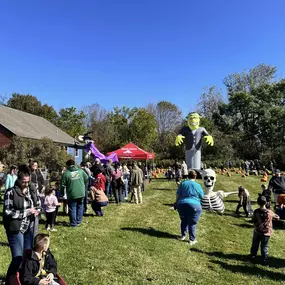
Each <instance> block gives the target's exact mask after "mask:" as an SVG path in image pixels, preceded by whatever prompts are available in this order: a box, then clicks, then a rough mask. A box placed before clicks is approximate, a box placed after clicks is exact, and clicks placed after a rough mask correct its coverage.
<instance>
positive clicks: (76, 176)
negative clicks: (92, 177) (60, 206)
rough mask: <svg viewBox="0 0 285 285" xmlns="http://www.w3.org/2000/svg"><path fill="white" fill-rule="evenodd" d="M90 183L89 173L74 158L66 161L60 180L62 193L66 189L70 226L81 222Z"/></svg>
mask: <svg viewBox="0 0 285 285" xmlns="http://www.w3.org/2000/svg"><path fill="white" fill-rule="evenodd" d="M87 184H88V175H87V174H86V173H85V172H84V171H83V170H82V169H81V168H80V167H77V166H76V165H75V162H74V160H72V159H70V160H68V161H67V162H66V171H65V172H64V173H63V175H62V177H61V181H60V189H61V192H62V194H63V193H64V189H66V195H67V202H68V208H69V210H68V213H69V219H70V226H71V227H76V226H78V225H80V224H81V222H82V217H83V212H84V204H83V202H84V197H85V187H86V185H87Z"/></svg>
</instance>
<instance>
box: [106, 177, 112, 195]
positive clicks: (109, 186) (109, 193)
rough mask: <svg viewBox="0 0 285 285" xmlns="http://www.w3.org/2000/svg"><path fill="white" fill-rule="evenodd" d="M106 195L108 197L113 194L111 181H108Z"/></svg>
mask: <svg viewBox="0 0 285 285" xmlns="http://www.w3.org/2000/svg"><path fill="white" fill-rule="evenodd" d="M106 195H107V197H108V198H109V197H111V196H112V187H111V181H107V182H106Z"/></svg>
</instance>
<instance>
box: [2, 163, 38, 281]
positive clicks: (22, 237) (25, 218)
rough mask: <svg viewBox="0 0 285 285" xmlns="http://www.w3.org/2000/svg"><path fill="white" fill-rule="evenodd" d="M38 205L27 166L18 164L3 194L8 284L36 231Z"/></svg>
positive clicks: (30, 244)
mask: <svg viewBox="0 0 285 285" xmlns="http://www.w3.org/2000/svg"><path fill="white" fill-rule="evenodd" d="M40 205H41V203H40V200H39V197H38V195H37V191H36V188H35V187H34V185H33V183H31V182H30V172H29V168H28V167H27V166H26V165H23V166H20V167H19V172H18V177H17V180H16V182H15V185H14V186H13V187H12V188H10V189H8V190H7V191H6V192H5V196H4V210H3V224H4V227H5V230H6V235H7V239H8V243H9V246H10V250H11V254H12V261H11V264H10V266H9V268H8V271H7V275H6V284H10V283H9V279H10V277H11V276H13V275H14V274H15V273H16V272H17V270H18V269H19V266H20V264H21V261H22V258H23V253H24V251H25V250H26V249H31V248H32V246H33V238H34V231H37V229H36V228H35V217H36V216H37V215H38V214H39V210H38V209H39V208H40Z"/></svg>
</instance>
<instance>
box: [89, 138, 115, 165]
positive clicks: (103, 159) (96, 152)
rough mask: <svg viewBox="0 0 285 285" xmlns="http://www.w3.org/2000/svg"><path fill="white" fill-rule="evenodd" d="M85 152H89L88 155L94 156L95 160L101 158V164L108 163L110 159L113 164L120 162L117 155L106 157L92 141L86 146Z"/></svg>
mask: <svg viewBox="0 0 285 285" xmlns="http://www.w3.org/2000/svg"><path fill="white" fill-rule="evenodd" d="M84 148H85V151H86V152H87V154H89V155H90V154H92V155H93V157H94V158H99V159H100V161H101V162H103V163H106V162H108V161H109V160H110V159H112V160H113V162H119V159H118V157H117V154H116V153H112V154H110V155H108V156H105V155H104V154H102V153H101V152H100V151H99V150H98V148H97V147H96V146H95V145H94V143H93V142H92V141H91V142H89V143H88V144H86V145H85V146H84Z"/></svg>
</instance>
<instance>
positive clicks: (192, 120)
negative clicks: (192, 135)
mask: <svg viewBox="0 0 285 285" xmlns="http://www.w3.org/2000/svg"><path fill="white" fill-rule="evenodd" d="M200 118H201V117H200V115H199V114H198V113H190V114H189V115H188V116H187V123H188V126H189V128H190V129H191V130H192V131H195V130H197V129H198V128H199V126H200Z"/></svg>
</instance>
